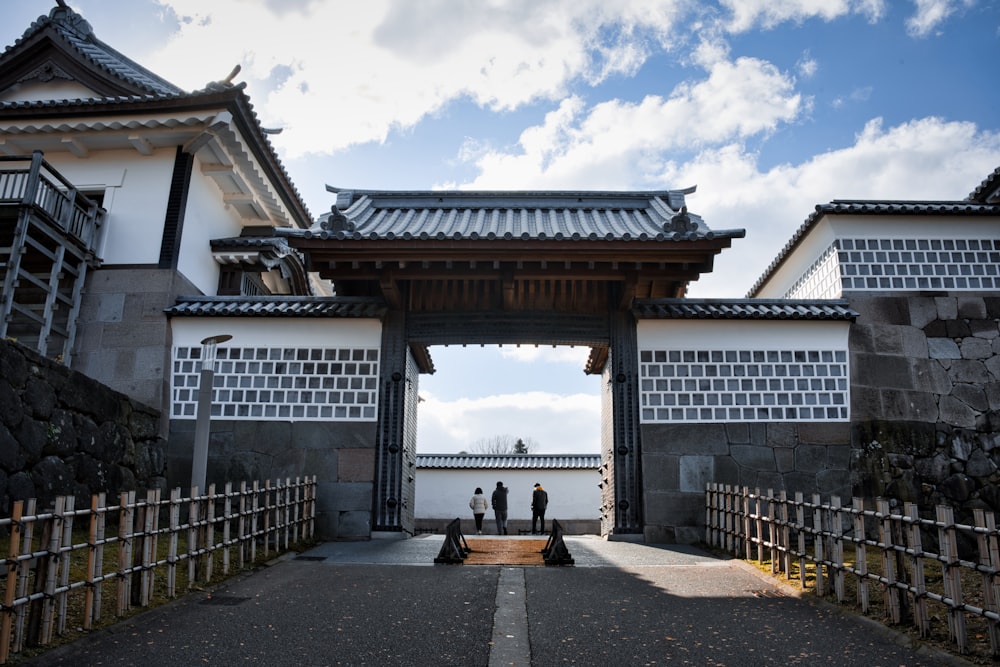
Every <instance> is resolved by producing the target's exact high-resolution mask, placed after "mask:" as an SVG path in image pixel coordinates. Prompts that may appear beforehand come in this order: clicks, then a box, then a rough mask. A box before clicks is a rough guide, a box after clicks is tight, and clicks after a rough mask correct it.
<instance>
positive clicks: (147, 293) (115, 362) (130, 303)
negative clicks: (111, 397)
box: [72, 266, 199, 436]
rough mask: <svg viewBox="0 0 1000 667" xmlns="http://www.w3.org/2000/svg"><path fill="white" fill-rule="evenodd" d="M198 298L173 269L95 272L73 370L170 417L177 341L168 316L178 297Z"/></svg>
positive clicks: (91, 276) (86, 294) (82, 314)
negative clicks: (172, 354) (173, 345)
mask: <svg viewBox="0 0 1000 667" xmlns="http://www.w3.org/2000/svg"><path fill="white" fill-rule="evenodd" d="M198 293H199V291H198V289H197V288H196V287H194V285H192V284H191V283H190V282H189V281H188V280H187V279H186V278H184V277H183V276H181V275H180V274H179V273H178V272H177V271H174V270H170V269H157V268H155V267H149V266H143V267H134V268H121V267H105V268H101V269H100V270H97V271H92V272H91V273H90V274H89V275H88V277H87V284H86V286H85V288H84V291H83V295H82V298H81V301H80V317H79V320H78V324H77V341H76V346H75V347H76V350H77V356H76V357H75V358H74V359H73V363H72V366H73V368H74V369H76V370H79V371H81V372H83V373H85V374H87V375H89V376H90V377H92V378H94V379H95V380H99V381H100V382H102V383H104V384H105V385H107V386H109V387H111V388H112V389H115V390H117V391H120V392H122V393H124V394H127V395H128V396H131V397H132V398H134V399H135V400H137V401H139V402H141V403H145V404H146V405H149V406H151V407H153V408H154V409H156V410H159V411H161V412H162V413H163V414H168V412H169V409H170V404H169V400H168V399H169V396H168V393H169V392H168V385H169V369H170V348H171V340H170V326H169V322H168V321H167V316H166V314H164V312H163V311H164V309H165V308H167V307H169V306H172V305H173V304H174V302H175V300H176V297H177V295H179V294H198ZM162 426H164V427H166V424H165V423H164V424H162ZM161 435H164V436H165V435H166V433H165V432H164V433H162V434H161Z"/></svg>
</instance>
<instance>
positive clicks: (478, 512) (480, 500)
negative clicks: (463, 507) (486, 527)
mask: <svg viewBox="0 0 1000 667" xmlns="http://www.w3.org/2000/svg"><path fill="white" fill-rule="evenodd" d="M489 506H490V503H489V501H488V500H486V496H485V495H484V494H483V490H482V489H481V488H479V487H478V486H477V487H476V492H475V493H474V494H473V495H472V498H470V499H469V507H471V508H472V516H474V517H475V518H476V535H482V534H483V515H484V514H486V510H487V508H489Z"/></svg>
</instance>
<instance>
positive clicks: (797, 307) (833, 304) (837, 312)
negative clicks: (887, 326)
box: [632, 299, 858, 321]
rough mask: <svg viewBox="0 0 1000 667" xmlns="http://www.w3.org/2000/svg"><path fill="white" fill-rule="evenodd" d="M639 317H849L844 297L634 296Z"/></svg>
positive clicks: (854, 315)
mask: <svg viewBox="0 0 1000 667" xmlns="http://www.w3.org/2000/svg"><path fill="white" fill-rule="evenodd" d="M632 312H633V313H634V314H635V316H636V317H637V318H638V319H648V320H654V319H662V320H850V321H853V320H855V319H856V318H857V316H858V313H857V312H856V311H854V310H852V309H851V308H850V306H848V304H847V302H846V301H840V300H837V301H832V300H805V301H792V300H788V299H735V300H722V299H637V300H636V301H635V303H634V304H633V306H632Z"/></svg>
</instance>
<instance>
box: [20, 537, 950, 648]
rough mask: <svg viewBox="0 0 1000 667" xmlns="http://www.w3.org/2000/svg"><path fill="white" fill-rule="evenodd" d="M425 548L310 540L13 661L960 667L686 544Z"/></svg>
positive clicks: (426, 544) (416, 542)
mask: <svg viewBox="0 0 1000 667" xmlns="http://www.w3.org/2000/svg"><path fill="white" fill-rule="evenodd" d="M509 539H518V538H513V537H512V538H509ZM440 544H441V538H440V536H426V537H418V538H414V539H410V540H400V541H392V540H379V541H372V542H353V543H345V542H337V543H327V544H323V545H320V546H318V547H316V548H315V549H313V550H311V551H309V552H307V553H305V554H302V556H299V557H297V558H289V559H285V560H282V561H281V562H278V563H276V564H274V565H273V566H271V567H267V568H264V569H261V570H259V571H257V572H255V573H253V574H252V575H248V576H242V577H239V578H237V579H233V580H230V581H229V582H227V583H226V584H224V585H223V586H222V587H221V588H219V589H217V590H215V591H214V592H212V593H201V592H199V593H194V594H191V595H189V596H187V597H185V598H184V599H182V600H180V601H178V602H177V603H174V604H171V605H168V606H167V607H163V608H159V609H154V610H152V611H150V612H146V613H144V614H141V615H139V616H138V617H135V618H133V619H131V620H129V621H128V622H125V623H122V624H119V625H118V626H116V627H114V628H112V629H109V630H104V631H101V632H97V633H95V634H94V635H91V636H90V637H87V638H85V639H84V640H81V641H79V642H77V643H75V644H73V645H71V646H67V647H63V648H60V649H56V650H55V651H51V652H49V653H47V654H45V655H43V656H40V657H39V658H36V659H34V660H32V661H28V662H26V663H23V664H29V665H74V666H88V665H130V666H132V665H143V666H144V667H159V666H160V665H164V666H166V665H170V666H171V667H176V666H178V665H181V666H184V665H201V664H211V665H243V664H250V665H294V666H295V667H307V666H308V667H311V666H320V665H373V666H374V665H379V666H382V665H435V666H443V665H455V666H460V667H477V666H484V667H500V666H501V665H521V666H525V667H526V666H527V665H534V666H538V667H546V666H549V665H567V664H569V665H699V666H701V665H727V666H730V667H733V666H740V665H744V666H749V667H753V666H756V665H797V664H801V665H810V666H817V665H837V666H841V665H858V666H864V667H876V666H880V665H881V666H885V667H899V666H900V665H905V666H907V667H918V666H921V665H941V664H961V663H960V661H957V660H956V659H951V658H948V657H947V656H943V655H941V654H937V653H934V652H927V651H920V652H914V651H913V650H911V649H909V648H905V647H904V646H901V645H899V644H897V643H896V642H895V641H894V637H895V636H894V635H893V634H892V633H890V632H887V631H883V630H881V629H880V628H876V627H873V625H872V624H871V623H863V622H860V621H859V620H857V619H855V618H854V617H852V616H850V615H845V614H842V613H840V612H838V611H836V610H833V609H831V608H830V607H829V606H827V605H817V604H811V603H810V602H809V601H807V600H805V599H798V598H797V597H795V596H793V595H790V594H788V593H787V592H785V589H782V588H781V587H778V586H775V585H774V584H773V583H772V582H771V581H770V580H768V579H765V578H762V577H761V576H759V575H757V574H756V573H755V572H753V571H752V570H751V569H750V568H748V567H746V566H745V565H742V564H740V563H739V562H737V561H727V560H720V559H717V558H715V557H713V556H711V555H709V554H706V553H703V552H701V551H699V550H697V549H694V548H691V547H654V546H647V545H640V544H630V543H624V542H605V541H603V540H600V539H597V538H593V537H570V538H567V544H568V546H569V549H570V552H571V554H572V556H573V558H574V560H575V561H576V564H575V566H573V567H499V566H466V565H433V560H434V557H435V556H436V555H437V553H438V551H439V549H440Z"/></svg>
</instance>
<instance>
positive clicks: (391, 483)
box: [372, 310, 412, 531]
mask: <svg viewBox="0 0 1000 667" xmlns="http://www.w3.org/2000/svg"><path fill="white" fill-rule="evenodd" d="M405 324H406V314H405V313H404V312H402V311H398V310H391V311H389V313H387V314H386V316H385V320H384V321H383V323H382V353H381V358H380V359H379V383H380V386H379V405H378V433H377V435H376V439H375V480H374V487H375V488H374V490H373V491H374V492H373V494H372V496H373V497H372V530H374V531H401V530H403V500H404V499H403V497H402V494H403V483H402V475H403V454H404V449H405V447H404V445H405V426H406V414H407V410H406V396H407V391H406V389H407V382H406V373H407V369H406V359H407V354H406V337H405V334H406V331H405V329H406V327H405ZM411 511H412V510H411Z"/></svg>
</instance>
